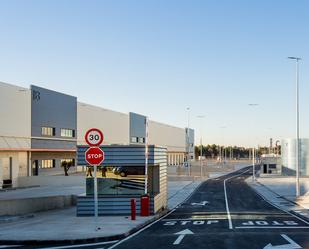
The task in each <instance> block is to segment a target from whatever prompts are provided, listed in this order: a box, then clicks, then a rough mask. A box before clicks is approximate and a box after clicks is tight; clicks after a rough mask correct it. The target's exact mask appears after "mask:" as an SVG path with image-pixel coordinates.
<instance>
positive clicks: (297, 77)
mask: <svg viewBox="0 0 309 249" xmlns="http://www.w3.org/2000/svg"><path fill="white" fill-rule="evenodd" d="M288 59H290V60H295V61H296V160H295V170H296V197H299V196H300V184H299V175H300V172H299V171H300V145H299V61H300V60H301V58H299V57H288Z"/></svg>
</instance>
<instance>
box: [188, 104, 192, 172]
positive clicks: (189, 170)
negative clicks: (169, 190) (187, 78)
mask: <svg viewBox="0 0 309 249" xmlns="http://www.w3.org/2000/svg"><path fill="white" fill-rule="evenodd" d="M187 118H188V123H187V150H188V151H187V167H188V175H189V176H190V172H191V165H190V159H191V158H190V157H191V156H190V148H191V145H190V107H187Z"/></svg>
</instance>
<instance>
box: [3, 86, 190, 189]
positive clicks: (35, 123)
mask: <svg viewBox="0 0 309 249" xmlns="http://www.w3.org/2000/svg"><path fill="white" fill-rule="evenodd" d="M0 117H1V122H0V188H2V187H11V186H13V187H15V186H18V178H19V177H24V176H36V175H57V174H58V175H59V174H63V173H64V171H63V169H62V168H61V164H62V162H63V161H67V162H68V161H69V162H70V163H71V164H73V165H75V163H76V146H77V145H83V144H85V141H84V134H85V132H86V130H88V129H89V128H93V127H96V128H99V129H101V130H102V131H103V132H104V135H105V140H104V144H145V136H146V129H145V127H146V126H145V120H146V116H144V115H140V114H136V113H132V112H131V113H129V114H126V113H120V112H116V111H112V110H108V109H104V108H101V107H98V106H93V105H89V104H86V103H81V102H78V101H77V97H74V96H70V95H67V94H64V93H60V92H56V91H52V90H48V89H45V88H42V87H39V86H34V85H31V86H30V89H28V88H23V87H19V86H15V85H10V84H6V83H1V82H0ZM187 133H188V134H187ZM148 134H149V141H148V143H149V144H152V145H158V146H164V147H166V148H167V156H168V158H167V161H168V165H178V164H182V163H183V162H184V161H185V158H186V157H187V156H188V155H189V156H190V157H191V158H193V156H194V150H193V148H194V130H192V129H189V132H188V131H187V129H185V128H179V127H174V126H171V125H166V124H163V123H159V122H155V121H152V120H149V121H148ZM74 170H76V167H73V170H72V171H74Z"/></svg>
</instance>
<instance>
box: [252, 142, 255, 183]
mask: <svg viewBox="0 0 309 249" xmlns="http://www.w3.org/2000/svg"><path fill="white" fill-rule="evenodd" d="M252 165H253V181H254V182H255V149H254V147H253V148H252Z"/></svg>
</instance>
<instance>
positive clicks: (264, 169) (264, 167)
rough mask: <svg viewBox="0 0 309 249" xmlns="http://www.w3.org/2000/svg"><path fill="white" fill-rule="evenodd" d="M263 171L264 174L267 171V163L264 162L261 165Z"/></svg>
mask: <svg viewBox="0 0 309 249" xmlns="http://www.w3.org/2000/svg"><path fill="white" fill-rule="evenodd" d="M263 173H264V174H267V173H268V171H267V164H264V165H263Z"/></svg>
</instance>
